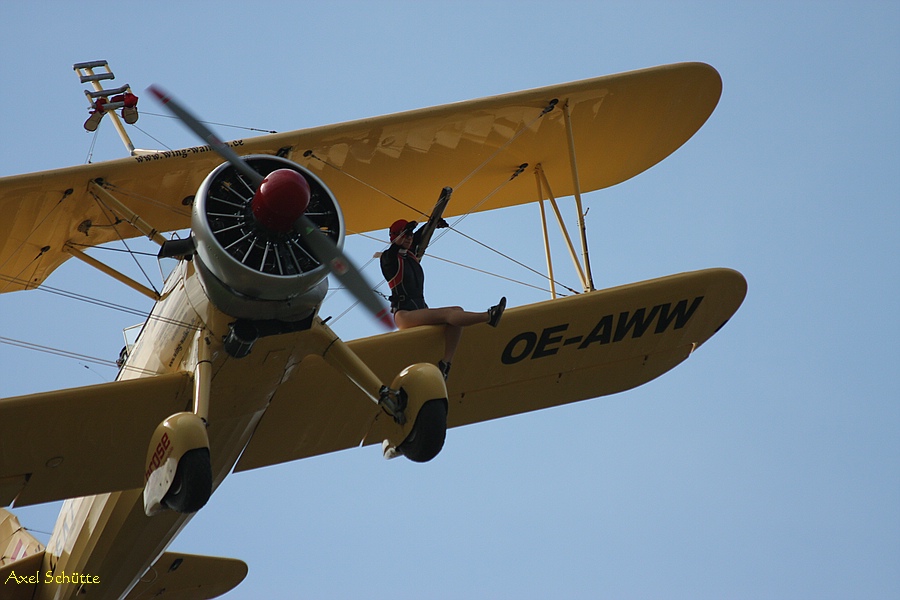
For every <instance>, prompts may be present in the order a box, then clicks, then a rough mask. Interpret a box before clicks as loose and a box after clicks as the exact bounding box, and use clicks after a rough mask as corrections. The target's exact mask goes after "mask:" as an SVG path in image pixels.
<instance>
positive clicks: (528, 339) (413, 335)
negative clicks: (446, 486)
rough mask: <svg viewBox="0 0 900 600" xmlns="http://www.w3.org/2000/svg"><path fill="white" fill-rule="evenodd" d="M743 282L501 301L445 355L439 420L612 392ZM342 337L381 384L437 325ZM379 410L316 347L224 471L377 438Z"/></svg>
mask: <svg viewBox="0 0 900 600" xmlns="http://www.w3.org/2000/svg"><path fill="white" fill-rule="evenodd" d="M746 291H747V284H746V281H745V280H744V278H743V276H742V275H741V274H740V273H737V272H736V271H732V270H728V269H709V270H705V271H697V272H693V273H683V274H680V275H672V276H670V277H664V278H661V279H655V280H651V281H645V282H640V283H635V284H630V285H626V286H622V287H618V288H613V289H609V290H603V291H597V292H591V293H589V294H582V295H577V296H571V297H568V298H564V299H559V300H552V301H547V302H542V303H538V304H533V305H530V306H523V307H517V308H512V309H509V310H508V311H507V312H506V314H504V316H503V321H502V322H501V323H500V326H499V327H498V328H497V329H496V330H495V329H491V328H490V327H487V326H482V325H477V326H474V327H468V328H466V330H465V333H464V334H463V337H462V341H461V344H460V347H459V349H458V350H457V353H456V356H455V358H454V360H453V374H452V376H451V377H450V380H449V390H448V392H449V396H450V397H449V403H450V406H449V414H448V425H449V426H451V427H456V426H459V425H466V424H469V423H477V422H480V421H486V420H489V419H495V418H498V417H503V416H508V415H514V414H519V413H523V412H528V411H532V410H538V409H541V408H547V407H550V406H558V405H561V404H567V403H569V402H575V401H577V400H584V399H587V398H594V397H597V396H603V395H606V394H613V393H616V392H620V391H623V390H627V389H630V388H633V387H636V386H638V385H641V384H643V383H645V382H647V381H650V380H651V379H654V378H655V377H658V376H659V375H661V374H663V373H665V372H666V371H668V370H669V369H671V368H673V367H674V366H675V365H677V364H678V363H680V362H681V361H683V360H684V359H686V358H687V357H688V356H689V355H690V354H691V352H692V351H693V350H694V349H696V348H697V347H698V346H699V345H701V344H702V343H704V342H705V341H706V340H707V339H709V337H711V336H712V335H713V334H714V333H715V332H716V331H718V330H719V329H720V328H721V327H722V325H724V324H725V322H726V321H728V319H729V318H730V317H731V315H733V314H734V312H735V311H736V310H737V309H738V307H739V306H740V305H741V302H742V301H743V299H744V296H745V294H746ZM349 345H350V346H351V347H352V348H353V350H354V351H356V352H357V353H358V354H359V356H360V357H361V358H362V359H363V360H364V361H365V362H366V363H367V364H368V365H369V366H370V367H371V368H372V369H373V370H374V371H375V373H376V374H378V375H379V377H381V378H382V380H383V381H391V380H392V379H393V377H394V376H395V375H396V374H397V373H398V372H399V371H400V370H401V369H402V368H404V367H406V366H407V365H409V364H411V363H416V362H423V361H431V362H437V360H438V359H439V358H440V356H441V353H442V352H443V334H442V330H441V329H440V328H438V327H418V328H414V329H409V330H406V331H401V332H395V333H391V334H386V335H381V336H376V337H371V338H366V339H362V340H356V341H354V342H350V343H349ZM388 421H390V419H389V418H388V417H387V415H386V414H384V413H382V411H381V410H380V409H378V408H377V407H375V406H374V405H373V404H372V403H371V402H370V401H369V400H367V399H366V398H365V397H364V396H363V395H362V393H361V392H359V390H357V389H356V388H355V387H354V385H353V384H352V383H350V382H349V381H348V380H347V378H346V377H344V376H343V375H342V374H340V373H338V372H337V371H335V370H334V369H332V368H331V367H330V366H329V365H328V364H326V363H325V362H324V361H323V360H322V359H321V358H319V357H318V356H311V357H308V358H306V359H304V360H303V362H302V363H301V364H300V365H299V367H298V368H297V369H296V370H295V371H294V373H293V374H292V376H291V379H289V380H288V381H287V382H285V383H284V384H282V386H281V387H280V388H279V389H278V391H277V392H276V394H275V397H274V398H273V400H272V403H271V405H270V406H269V408H268V410H267V411H266V414H265V415H264V416H263V418H262V420H261V421H260V423H259V426H258V427H257V429H256V432H255V433H254V434H253V437H252V438H251V440H250V443H249V444H248V445H247V448H246V449H245V450H244V453H243V455H242V456H241V459H240V461H239V462H238V464H237V466H236V468H235V470H236V471H242V470H247V469H253V468H256V467H262V466H266V465H271V464H276V463H280V462H284V461H288V460H294V459H298V458H305V457H308V456H314V455H317V454H323V453H326V452H332V451H335V450H341V449H344V448H350V447H354V446H358V445H360V444H371V443H378V442H381V440H382V439H384V438H386V437H387V429H386V425H387V423H388Z"/></svg>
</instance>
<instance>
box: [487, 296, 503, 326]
mask: <svg viewBox="0 0 900 600" xmlns="http://www.w3.org/2000/svg"><path fill="white" fill-rule="evenodd" d="M504 310H506V296H503V297H502V298H500V302H498V303H497V304H495V305H494V306H492V307H490V308H489V309H488V325H490V326H491V327H496V326H497V325H499V324H500V317H502V316H503V311H504Z"/></svg>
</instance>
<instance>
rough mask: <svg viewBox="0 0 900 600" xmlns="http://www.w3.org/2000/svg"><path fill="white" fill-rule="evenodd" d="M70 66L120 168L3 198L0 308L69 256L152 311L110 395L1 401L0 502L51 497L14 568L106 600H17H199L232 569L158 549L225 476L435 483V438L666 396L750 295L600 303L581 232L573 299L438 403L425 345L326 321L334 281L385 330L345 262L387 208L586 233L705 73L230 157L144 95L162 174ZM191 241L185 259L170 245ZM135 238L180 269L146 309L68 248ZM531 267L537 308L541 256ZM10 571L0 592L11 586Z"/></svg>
mask: <svg viewBox="0 0 900 600" xmlns="http://www.w3.org/2000/svg"><path fill="white" fill-rule="evenodd" d="M101 68H105V69H106V72H105V73H97V72H96V71H95V69H98V70H99V69H101ZM75 69H76V71H77V72H78V74H79V77H80V79H81V81H82V82H83V83H90V84H91V85H92V86H93V87H94V90H93V91H92V92H86V94H87V96H88V99H89V101H90V102H91V110H93V111H94V112H93V113H92V114H91V117H90V118H89V119H88V121H89V123H88V124H86V126H87V127H88V129H90V127H91V126H95V125H98V124H99V122H100V120H101V119H102V118H103V115H104V114H109V115H110V116H111V120H112V121H113V122H114V124H115V126H116V128H117V129H118V130H119V132H120V135H122V136H123V141H125V144H126V147H127V148H128V150H129V152H130V154H131V156H130V157H128V158H124V159H120V160H115V161H110V162H103V163H97V164H89V165H83V166H78V167H71V168H66V169H59V170H55V171H47V172H42V173H33V174H27V175H18V176H12V177H7V178H3V179H0V209H2V211H3V214H4V215H6V216H7V218H5V219H4V221H2V222H0V291H2V292H12V291H18V290H27V289H34V288H37V287H40V286H41V285H42V284H43V282H44V281H45V279H46V278H47V277H48V276H49V275H50V273H52V272H53V270H55V269H56V268H57V267H58V266H59V265H61V264H62V263H63V262H64V261H65V260H67V259H68V258H70V257H75V258H79V259H81V260H83V261H85V262H87V263H88V264H91V265H92V266H95V267H97V268H100V269H101V270H103V271H104V272H105V273H107V274H110V275H112V276H114V277H116V278H117V279H119V280H120V281H122V282H124V283H126V284H127V285H129V286H131V287H132V288H134V289H136V290H138V291H140V292H141V293H144V294H146V295H148V296H150V297H151V298H153V299H154V300H155V301H156V304H155V306H154V308H153V310H152V313H151V314H150V316H149V318H148V319H147V321H146V323H145V324H144V326H143V328H142V330H141V332H140V335H139V337H138V339H137V342H136V343H135V345H134V347H133V348H132V350H131V352H130V353H129V354H128V356H127V359H126V361H125V363H124V365H123V367H122V369H121V371H120V373H119V376H118V378H117V381H115V382H112V383H108V384H102V385H96V386H90V387H87V388H74V389H67V390H59V391H55V392H48V393H40V394H33V395H29V396H22V397H17V398H7V399H4V400H0V505H3V506H8V505H10V504H13V503H14V504H15V505H22V506H25V505H30V504H36V503H41V502H48V501H52V500H59V499H68V500H66V502H65V503H64V504H63V509H62V511H61V514H60V517H59V521H58V525H57V527H56V529H55V531H54V533H53V535H52V537H51V539H50V542H49V543H48V545H47V547H46V548H45V549H44V548H39V547H33V548H32V550H31V551H30V552H29V553H28V556H22V557H19V560H29V561H30V562H29V563H28V566H29V568H30V567H32V566H35V565H37V566H38V568H39V569H40V571H41V572H47V573H50V574H51V575H53V576H57V575H58V574H60V573H66V572H68V573H70V574H71V573H73V572H78V573H81V574H90V575H91V576H97V577H99V581H101V582H102V583H101V584H97V585H94V584H91V583H84V582H81V583H71V582H70V583H66V582H65V581H64V582H63V583H58V582H55V581H54V582H53V583H50V584H46V583H36V584H35V585H34V586H32V588H31V592H32V593H33V594H32V595H29V596H27V597H34V598H45V597H46V598H50V597H53V598H72V597H78V598H81V597H87V598H105V597H124V596H125V595H128V596H127V597H129V598H131V597H137V596H136V594H137V595H141V597H144V596H143V595H144V594H146V593H150V592H152V593H162V592H160V590H164V589H166V586H167V585H168V589H169V590H175V589H178V586H179V585H185V586H188V588H189V589H191V590H194V591H193V592H187V591H186V592H185V594H184V595H180V596H177V597H184V598H200V597H203V598H206V597H213V595H216V594H219V593H223V592H224V591H226V590H227V589H230V586H234V585H237V583H239V582H240V580H241V579H243V576H244V574H245V573H246V565H244V564H243V563H241V562H240V561H233V560H231V559H219V558H210V557H193V556H190V555H175V554H171V553H169V552H166V547H167V546H168V544H169V542H170V541H171V540H172V538H173V537H174V536H175V535H176V534H177V532H178V531H179V530H180V529H181V528H182V527H183V526H184V524H185V523H186V522H187V520H189V519H190V517H191V515H192V514H194V513H196V511H198V510H199V509H201V508H202V507H203V506H204V505H205V504H206V502H207V500H208V499H209V497H210V495H211V494H212V492H213V490H215V489H216V488H217V487H218V485H219V484H220V483H221V482H222V481H223V480H224V478H225V477H226V475H228V473H230V472H231V471H232V470H235V471H242V470H247V469H253V468H258V467H262V466H266V465H272V464H277V463H281V462H285V461H290V460H296V459H300V458H306V457H311V456H315V455H318V454H323V453H327V452H333V451H337V450H341V449H345V448H351V447H356V446H360V445H369V444H382V448H383V451H384V453H385V456H394V455H398V454H402V455H405V456H407V457H408V458H409V459H411V460H413V461H417V462H426V461H429V460H431V459H432V458H433V457H434V456H435V455H436V454H437V453H438V452H440V450H441V449H442V447H443V445H444V441H445V434H446V429H447V428H448V427H456V426H460V425H465V424H469V423H477V422H481V421H486V420H490V419H495V418H499V417H503V416H508V415H513V414H518V413H522V412H527V411H532V410H538V409H541V408H546V407H549V406H556V405H560V404H566V403H570V402H575V401H578V400H583V399H587V398H594V397H598V396H602V395H606V394H612V393H616V392H619V391H623V390H627V389H630V388H633V387H635V386H638V385H641V384H642V383H644V382H647V381H649V380H651V379H654V378H655V377H658V376H659V375H661V374H662V373H665V372H666V371H668V370H670V369H671V368H673V367H675V366H676V365H677V364H679V363H680V362H682V361H683V360H685V359H686V358H687V357H688V356H690V355H691V353H692V352H693V351H694V350H695V349H696V348H698V347H699V346H700V345H702V344H703V343H705V342H706V340H707V339H709V338H710V337H711V336H712V335H713V334H714V333H716V332H717V331H718V330H719V329H720V328H721V327H722V326H723V325H724V324H725V322H726V321H728V319H729V318H730V317H731V316H732V315H733V314H734V312H735V311H736V310H737V309H738V307H739V306H740V304H741V302H742V301H743V298H744V295H745V293H746V282H745V280H744V278H743V277H742V276H741V275H740V274H739V273H737V272H736V271H732V270H730V269H707V270H703V271H696V272H691V273H682V274H679V275H673V276H669V277H664V278H661V279H655V280H651V281H644V282H639V283H635V284H630V285H626V286H621V287H617V288H612V289H606V290H600V291H594V285H593V281H592V279H591V276H590V264H589V259H588V254H587V243H586V239H585V235H584V223H583V221H579V224H578V227H579V231H580V234H581V242H582V251H581V260H580V261H579V259H578V257H577V255H576V254H577V253H576V251H575V249H574V244H572V243H571V241H569V242H568V244H567V245H568V247H569V249H570V253H571V255H572V257H573V260H574V262H575V263H576V265H577V268H578V270H579V273H580V275H579V277H580V278H581V283H582V287H583V289H584V292H585V293H581V294H577V295H574V296H569V297H566V298H555V291H554V292H553V296H554V297H553V298H552V299H551V300H548V301H546V302H541V303H537V304H533V305H529V306H520V307H515V308H511V309H510V310H508V311H507V313H506V315H505V316H504V319H503V321H502V322H501V323H500V326H499V327H498V328H497V329H492V328H488V327H484V326H481V325H477V326H473V327H471V328H468V329H467V330H466V332H465V334H464V336H463V339H462V342H461V345H460V347H459V350H458V351H457V354H456V358H455V360H454V365H455V367H454V375H453V377H452V378H451V379H450V380H449V382H447V383H445V381H444V379H443V377H442V375H441V373H440V371H439V370H438V369H437V367H436V366H435V363H436V362H437V360H438V359H439V358H440V355H441V352H442V349H443V334H442V330H441V329H440V328H438V327H420V328H415V329H410V330H405V331H393V332H390V333H385V334H381V335H377V336H374V337H370V338H365V339H360V340H355V341H351V342H344V341H343V340H341V339H340V338H339V337H338V336H337V335H335V333H334V332H333V331H332V330H331V329H330V328H329V327H328V326H327V325H326V324H325V323H324V322H323V321H322V319H320V318H319V316H318V311H319V308H320V306H321V304H322V302H323V300H324V297H325V294H326V292H327V289H328V283H327V281H328V280H327V275H328V274H329V273H333V274H335V275H336V276H337V277H339V278H340V279H341V281H342V283H344V285H345V286H346V287H348V288H349V289H350V290H351V292H352V293H353V294H354V295H355V296H356V297H357V298H358V299H360V301H361V302H363V304H364V305H365V306H367V307H368V309H369V310H370V312H372V314H373V315H375V316H376V317H377V318H379V319H380V320H382V321H385V322H387V323H390V317H389V315H387V313H386V312H385V309H384V307H383V306H382V305H381V304H380V301H379V300H378V299H377V297H375V296H374V294H373V293H372V291H371V286H369V285H368V284H367V283H366V281H365V279H364V278H363V276H362V275H361V274H360V273H359V272H358V270H357V269H356V268H355V267H354V266H353V264H352V262H351V261H350V260H349V259H347V257H345V256H344V255H343V252H342V250H341V248H342V244H343V240H344V237H345V235H346V233H347V232H348V231H350V232H355V233H361V232H367V231H373V230H378V229H385V228H387V226H388V225H389V224H390V223H391V222H392V221H393V220H394V219H395V218H396V214H397V210H398V207H397V204H398V203H401V204H402V205H404V206H405V208H404V211H414V212H418V213H420V214H421V215H423V216H424V217H427V216H428V215H429V212H430V211H431V206H430V202H429V200H428V199H429V198H433V197H434V192H435V191H436V190H437V189H439V188H440V186H436V185H435V183H436V182H446V183H448V184H454V185H450V186H449V187H451V188H452V192H453V199H452V202H448V201H447V200H448V199H449V191H447V190H445V191H444V192H442V197H441V205H440V206H441V210H442V211H443V214H444V216H446V217H448V218H449V217H453V216H458V215H463V214H468V213H470V212H476V211H486V210H494V209H499V208H504V207H508V206H513V205H516V204H522V203H526V202H531V201H535V202H538V203H539V205H540V207H541V214H542V221H543V224H544V230H545V236H544V237H545V244H546V243H547V242H546V238H547V236H546V218H545V217H543V215H544V214H545V213H544V203H545V202H548V203H549V204H550V206H551V208H552V209H553V210H554V212H555V213H556V214H557V218H559V217H558V215H559V210H558V206H557V202H556V198H557V197H563V196H574V197H575V199H576V204H577V206H578V208H577V213H578V215H579V218H580V215H582V214H583V211H582V207H581V203H582V193H585V192H588V191H591V190H597V189H601V188H605V187H609V186H612V185H615V184H616V183H619V182H621V181H624V180H626V179H629V178H630V177H633V176H635V175H637V174H638V173H641V172H643V171H644V170H646V169H648V168H650V167H651V166H653V165H654V164H656V163H657V162H659V161H660V160H662V159H663V158H665V157H666V156H668V155H669V154H670V153H672V152H674V151H675V150H676V149H677V148H678V147H680V146H681V145H682V144H683V143H685V142H686V141H687V140H688V139H689V138H690V137H691V136H692V135H693V134H694V132H695V131H696V130H697V129H699V128H700V127H701V126H702V124H703V123H704V122H705V121H706V120H707V118H708V117H709V115H710V114H711V113H712V111H713V109H714V108H715V105H716V104H717V102H718V99H719V96H720V94H721V80H720V78H719V75H718V73H717V72H716V71H715V70H714V69H713V68H712V67H710V66H708V65H705V64H700V63H685V64H677V65H667V66H662V67H655V68H651V69H645V70H641V71H634V72H630V73H623V74H619V75H612V76H607V77H600V78H596V79H590V80H584V81H577V82H573V83H568V84H561V85H557V86H551V87H547V88H540V89H535V90H529V91H524V92H517V93H513V94H506V95H501V96H495V97H489V98H483V99H479V100H472V101H468V102H460V103H456V104H450V105H445V106H438V107H434V108H428V109H422V110H416V111H410V112H405V113H398V114H393V115H387V116H383V117H376V118H371V119H363V120H359V121H353V122H348V123H343V124H339V125H333V126H327V127H319V128H313V129H306V130H300V131H292V132H287V133H280V134H271V135H266V136H263V137H258V138H252V139H245V140H236V141H232V142H227V143H226V142H222V141H221V140H219V139H218V138H217V137H216V136H215V135H214V134H212V132H211V131H209V130H208V129H207V128H206V126H205V125H204V124H203V123H202V122H201V121H199V119H197V118H196V117H194V116H193V115H192V114H191V113H190V112H189V111H187V109H186V108H184V107H183V106H182V105H181V104H180V103H178V102H177V101H175V100H174V99H172V98H171V96H169V95H168V94H166V93H164V92H162V91H161V90H159V89H151V91H152V92H153V94H154V95H155V96H157V97H158V98H159V99H160V100H161V101H162V102H163V103H164V104H165V105H166V106H167V107H168V108H169V109H170V110H171V111H172V112H173V113H174V114H175V115H176V116H177V117H178V118H179V119H181V120H182V121H183V122H184V123H185V124H186V125H187V126H188V127H189V128H191V129H192V130H193V131H194V132H195V133H196V134H197V135H198V136H199V137H200V138H201V139H202V142H203V144H202V145H198V146H196V147H192V148H186V149H183V150H178V151H168V152H153V153H148V152H146V151H140V150H135V149H134V146H133V145H132V144H131V142H130V140H128V138H127V134H125V133H124V131H125V129H124V127H125V125H128V124H129V123H130V122H131V123H133V121H134V120H136V118H137V112H136V107H137V99H136V97H135V96H134V94H133V93H132V92H131V89H130V87H129V86H123V87H121V88H117V89H103V88H102V87H101V86H100V82H101V81H106V80H107V79H112V77H113V76H112V72H111V71H110V70H109V66H108V64H106V62H105V61H101V62H93V63H80V64H77V65H75ZM101 100H102V102H101ZM117 110H121V111H123V112H122V113H121V116H122V121H124V122H125V124H124V125H123V124H122V121H120V120H119V113H116V112H115V111H117ZM97 115H99V117H98V116H97ZM91 119H94V121H95V122H93V123H92V122H91ZM186 228H190V230H191V234H190V237H189V238H188V239H183V240H173V239H167V238H166V237H165V236H164V235H163V233H165V232H170V231H175V230H181V229H186ZM141 235H143V236H146V237H148V238H149V239H151V240H153V241H155V242H157V243H158V244H159V245H160V256H161V257H171V258H177V259H178V266H177V268H176V269H175V270H174V271H173V273H172V274H171V275H170V276H169V277H168V278H167V280H166V282H165V285H164V288H163V289H162V291H161V292H156V291H154V290H150V289H148V288H146V287H145V286H143V285H142V284H140V283H138V282H136V281H134V280H132V279H131V278H129V277H127V276H126V275H124V274H122V273H119V272H118V271H116V270H114V269H112V268H110V267H109V266H107V265H104V264H103V263H101V262H100V261H98V260H97V259H95V258H93V257H92V256H90V255H88V254H87V253H86V252H85V250H86V249H89V248H91V247H95V246H99V245H102V244H105V243H108V242H110V241H113V240H115V239H118V238H119V237H122V238H129V237H136V236H141ZM567 238H568V236H567ZM547 249H548V258H549V246H547ZM548 270H550V272H549V274H548V280H549V281H550V284H551V287H552V286H553V281H554V279H553V275H552V267H551V266H550V264H549V260H548ZM85 415H90V416H91V418H90V419H85V418H84V416H85ZM21 423H29V427H28V428H27V431H26V428H22V427H21V425H20V424H21ZM72 423H78V424H79V425H78V427H72V426H71V424H72ZM0 542H2V540H0ZM19 560H16V561H13V562H11V563H9V564H7V565H4V566H3V567H2V569H3V570H2V571H0V575H3V576H8V573H9V571H10V570H12V569H15V568H16V565H20V567H19V569H20V570H22V566H23V565H24V564H25V563H22V562H19ZM151 575H152V577H151ZM190 581H193V582H195V583H196V582H199V583H197V585H196V586H194V587H193V588H190V583H185V582H190ZM154 582H155V583H154ZM166 582H168V584H167V583H166ZM203 582H206V583H203ZM153 586H156V587H153ZM188 588H185V589H188ZM223 588H224V589H223ZM20 589H22V588H20ZM129 594H130V595H129ZM172 597H175V596H172Z"/></svg>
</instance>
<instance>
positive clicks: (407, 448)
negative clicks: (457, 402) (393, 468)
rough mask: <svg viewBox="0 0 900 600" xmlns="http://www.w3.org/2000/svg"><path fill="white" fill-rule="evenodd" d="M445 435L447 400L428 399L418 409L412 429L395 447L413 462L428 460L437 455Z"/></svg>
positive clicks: (442, 445)
mask: <svg viewBox="0 0 900 600" xmlns="http://www.w3.org/2000/svg"><path fill="white" fill-rule="evenodd" d="M446 437H447V402H446V401H445V400H429V401H428V402H426V403H425V404H423V405H422V408H421V409H419V414H418V415H417V416H416V423H415V425H413V428H412V431H411V432H410V434H409V435H408V436H407V437H406V439H405V440H403V443H402V444H400V446H398V447H397V450H399V451H400V452H402V453H403V455H404V456H406V458H408V459H409V460H411V461H413V462H420V463H423V462H428V461H429V460H431V459H432V458H434V457H435V456H437V455H438V452H440V451H441V448H443V447H444V438H446Z"/></svg>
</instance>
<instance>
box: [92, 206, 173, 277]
mask: <svg viewBox="0 0 900 600" xmlns="http://www.w3.org/2000/svg"><path fill="white" fill-rule="evenodd" d="M90 194H91V196H92V197H93V198H94V201H95V202H96V203H97V205H98V206H99V207H100V211H101V212H103V209H106V210H107V211H109V213H110V214H111V215H112V219H111V222H110V225H111V226H112V228H113V231H115V232H116V236H118V238H119V241H120V242H122V245H123V246H125V249H126V250H127V252H128V254H130V255H131V258H132V260H133V261H134V264H135V265H137V268H138V269H139V270H140V272H141V273H143V274H144V278H145V279H146V280H147V283H149V284H150V288H151V289H152V290H153V291H154V292H156V294H157V295H159V290H158V289H156V286H155V285H154V284H153V280H152V279H150V276H149V275H147V271H145V270H144V267H143V265H141V263H140V262H139V261H138V259H137V256H135V254H134V253H133V252H132V251H131V248H129V247H128V242H126V241H125V238H124V237H123V236H122V233H121V232H120V231H119V228H118V227H116V225H118V224H119V223H123V222H125V223H128V224H129V225H131V226H132V227H134V225H133V224H132V223H130V222H128V221H123V219H120V218H119V216H118V215H117V214H116V212H115V211H114V210H113V209H112V208H110V207H109V206H107V204H106V203H105V202H103V200H102V199H101V198H100V197H99V196H97V194H95V193H94V192H91V193H90ZM135 229H136V230H137V231H138V232H140V230H139V229H137V227H135Z"/></svg>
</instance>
